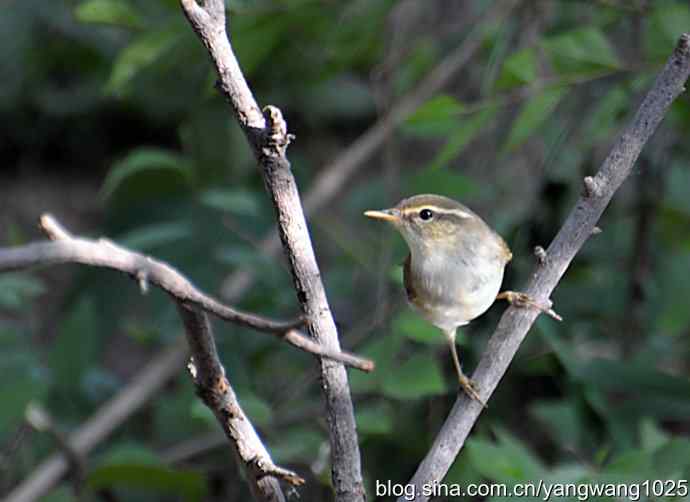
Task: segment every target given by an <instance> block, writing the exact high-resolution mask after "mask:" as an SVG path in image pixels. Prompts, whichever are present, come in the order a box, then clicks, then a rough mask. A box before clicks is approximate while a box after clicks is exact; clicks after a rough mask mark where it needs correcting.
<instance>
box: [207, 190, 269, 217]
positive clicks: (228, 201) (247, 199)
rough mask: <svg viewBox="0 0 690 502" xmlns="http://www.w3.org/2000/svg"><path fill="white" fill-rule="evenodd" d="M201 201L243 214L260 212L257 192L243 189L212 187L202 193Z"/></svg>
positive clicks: (212, 206) (213, 206)
mask: <svg viewBox="0 0 690 502" xmlns="http://www.w3.org/2000/svg"><path fill="white" fill-rule="evenodd" d="M201 203H202V204H204V205H206V206H208V207H211V208H213V209H218V210H219V211H227V212H228V213H234V214H237V215H241V216H256V215H258V214H259V212H260V207H259V202H258V200H257V196H256V194H254V193H253V192H250V191H249V190H243V189H222V188H212V189H210V190H207V191H205V192H204V193H202V194H201Z"/></svg>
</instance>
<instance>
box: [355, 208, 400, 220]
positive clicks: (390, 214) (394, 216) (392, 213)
mask: <svg viewBox="0 0 690 502" xmlns="http://www.w3.org/2000/svg"><path fill="white" fill-rule="evenodd" d="M364 216H368V217H369V218H375V219H377V220H386V221H391V222H395V221H399V220H400V211H399V210H398V209H396V208H391V209H382V210H380V211H364Z"/></svg>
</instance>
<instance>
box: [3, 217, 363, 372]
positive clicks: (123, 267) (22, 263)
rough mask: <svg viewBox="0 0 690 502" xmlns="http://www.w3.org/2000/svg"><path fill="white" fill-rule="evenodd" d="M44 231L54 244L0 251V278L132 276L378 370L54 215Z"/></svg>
mask: <svg viewBox="0 0 690 502" xmlns="http://www.w3.org/2000/svg"><path fill="white" fill-rule="evenodd" d="M40 227H41V229H42V230H43V231H44V232H45V233H46V234H47V235H48V236H49V237H50V238H51V239H54V240H55V242H36V243H33V244H28V245H26V246H20V247H14V248H0V272H5V271H9V270H17V269H22V268H27V267H30V266H35V265H49V264H56V263H81V264H85V265H93V266H99V267H105V268H110V269H113V270H119V271H121V272H124V273H126V274H129V275H130V276H131V277H132V278H134V279H135V280H137V281H138V282H139V284H140V285H141V284H142V283H143V284H148V283H152V284H155V285H157V286H159V287H160V288H161V289H163V290H164V291H166V292H167V293H168V294H169V295H170V296H172V297H173V298H174V299H175V300H176V301H178V302H183V303H185V304H191V305H198V306H199V307H200V308H201V309H203V310H205V311H207V312H210V313H212V314H214V315H216V316H218V317H220V318H221V319H223V320H226V321H230V322H233V323H236V324H239V325H241V326H247V327H250V328H253V329H256V330H258V331H262V332H265V333H269V334H272V335H274V336H277V337H279V338H281V339H283V340H285V341H286V342H287V343H289V344H290V345H292V346H293V347H296V348H298V349H300V350H303V351H305V352H309V353H312V354H317V355H320V356H322V357H327V358H329V359H333V360H336V361H340V362H342V363H344V364H347V365H349V366H352V367H354V368H357V369H360V370H362V371H372V370H373V369H374V363H373V362H372V361H370V360H368V359H363V358H360V357H358V356H356V355H354V354H350V353H347V352H342V351H338V350H334V349H332V348H329V347H326V346H324V345H321V344H319V343H318V342H315V341H314V340H312V339H311V338H309V337H307V336H306V335H304V334H302V333H300V332H299V331H298V330H297V329H296V328H297V327H299V326H301V325H302V324H304V323H303V321H302V319H301V318H300V319H296V320H293V321H274V320H271V319H267V318H264V317H260V316H257V315H255V314H250V313H247V312H242V311H240V310H237V309H234V308H232V307H228V306H227V305H223V304H222V303H220V302H219V301H217V300H215V299H214V298H211V297H210V296H208V295H206V294H204V293H202V292H200V291H199V290H198V289H196V288H195V287H194V285H193V284H192V283H191V282H190V281H189V280H188V279H186V278H185V277H184V276H183V275H182V274H180V273H179V272H178V271H177V270H175V269H174V268H173V267H171V266H170V265H168V264H166V263H163V262H161V261H158V260H156V259H154V258H151V257H149V256H145V255H142V254H139V253H137V252H134V251H130V250H128V249H126V248H123V247H122V246H119V245H117V244H115V243H114V242H112V241H109V240H107V239H103V238H101V239H99V240H97V241H93V240H89V239H83V238H78V237H74V236H72V234H71V233H70V232H68V231H67V230H66V229H65V228H64V227H63V226H62V225H60V223H58V222H57V220H55V218H53V217H52V216H50V215H43V216H41V219H40Z"/></svg>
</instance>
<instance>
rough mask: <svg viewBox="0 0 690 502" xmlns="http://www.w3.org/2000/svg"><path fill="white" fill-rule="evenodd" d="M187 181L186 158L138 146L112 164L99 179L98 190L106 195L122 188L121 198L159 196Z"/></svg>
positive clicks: (111, 195) (109, 195)
mask: <svg viewBox="0 0 690 502" xmlns="http://www.w3.org/2000/svg"><path fill="white" fill-rule="evenodd" d="M190 182H191V172H190V169H189V164H188V161H187V159H185V158H184V157H182V156H181V155H179V154H177V153H175V152H170V151H165V150H161V149H157V148H138V149H136V150H133V151H132V152H130V153H129V154H128V155H127V157H125V158H124V159H122V160H121V161H119V162H117V163H116V164H114V165H113V168H112V169H111V170H110V172H109V173H108V176H107V178H106V179H105V181H104V182H103V188H102V189H101V194H102V196H103V198H104V199H110V198H112V197H113V196H115V195H117V194H116V192H118V191H122V192H124V194H123V195H122V196H121V197H123V198H127V199H132V198H138V197H144V196H150V195H151V194H152V193H154V194H156V195H158V196H160V195H161V194H165V193H166V192H171V191H176V190H180V189H182V188H183V187H186V186H188V185H189V183H190Z"/></svg>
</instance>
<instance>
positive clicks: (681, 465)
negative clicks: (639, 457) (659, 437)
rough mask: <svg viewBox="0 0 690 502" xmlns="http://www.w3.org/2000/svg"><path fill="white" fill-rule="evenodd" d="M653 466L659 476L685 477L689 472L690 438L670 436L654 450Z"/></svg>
mask: <svg viewBox="0 0 690 502" xmlns="http://www.w3.org/2000/svg"><path fill="white" fill-rule="evenodd" d="M654 466H655V468H656V471H657V472H658V473H659V475H660V476H659V477H662V476H663V477H666V478H667V479H668V478H674V477H681V476H679V474H682V475H683V476H684V477H687V475H688V473H690V439H688V438H684V437H677V438H672V439H670V440H669V441H668V442H666V443H665V444H663V445H661V446H660V447H659V448H658V449H657V450H656V451H655V452H654Z"/></svg>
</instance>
